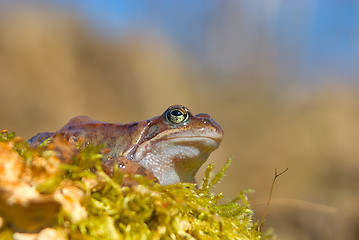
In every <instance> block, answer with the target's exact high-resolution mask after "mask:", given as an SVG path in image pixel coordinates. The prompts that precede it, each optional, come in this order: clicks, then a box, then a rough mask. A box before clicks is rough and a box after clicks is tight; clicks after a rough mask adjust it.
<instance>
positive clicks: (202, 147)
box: [133, 136, 220, 185]
mask: <svg viewBox="0 0 359 240" xmlns="http://www.w3.org/2000/svg"><path fill="white" fill-rule="evenodd" d="M219 143H220V140H218V139H214V138H211V137H206V136H181V137H170V138H162V139H153V140H151V141H146V142H144V143H142V144H140V145H139V146H138V148H137V150H136V152H135V154H134V156H133V161H135V162H137V163H138V164H139V165H141V166H143V167H145V168H146V169H147V170H149V171H150V172H151V173H152V174H153V175H154V176H156V178H157V179H158V180H159V182H160V183H161V184H162V185H169V184H174V183H178V182H192V180H193V179H194V177H195V175H196V173H197V171H198V170H199V168H200V167H201V166H202V164H203V163H204V162H205V161H206V160H207V158H208V156H209V155H210V153H211V152H212V151H213V150H215V149H216V148H217V147H218V145H219Z"/></svg>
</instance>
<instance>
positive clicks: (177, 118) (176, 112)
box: [166, 108, 189, 124]
mask: <svg viewBox="0 0 359 240" xmlns="http://www.w3.org/2000/svg"><path fill="white" fill-rule="evenodd" d="M188 118H189V114H188V112H187V111H186V109H183V108H169V109H168V110H167V112H166V119H167V120H168V121H169V122H170V123H174V124H178V123H183V122H186V121H187V120H188Z"/></svg>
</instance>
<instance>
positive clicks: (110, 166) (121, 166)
mask: <svg viewBox="0 0 359 240" xmlns="http://www.w3.org/2000/svg"><path fill="white" fill-rule="evenodd" d="M116 164H117V171H118V172H123V173H126V174H129V176H128V177H125V178H124V179H123V182H122V186H133V185H138V182H136V181H135V180H134V179H132V178H131V174H138V175H142V176H145V177H146V178H147V179H149V180H152V181H153V182H154V183H159V181H158V179H157V178H156V177H155V176H154V175H153V174H152V173H150V172H149V171H148V170H147V169H146V168H144V167H142V166H140V165H139V164H137V163H135V162H133V161H131V160H129V159H127V158H125V157H122V156H121V157H116V158H113V159H110V160H106V161H103V162H102V168H103V170H104V172H105V173H106V174H107V175H109V176H113V174H114V169H115V166H116Z"/></svg>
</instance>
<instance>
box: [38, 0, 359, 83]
mask: <svg viewBox="0 0 359 240" xmlns="http://www.w3.org/2000/svg"><path fill="white" fill-rule="evenodd" d="M39 2H40V3H43V2H45V1H37V3H39ZM47 4H48V5H49V4H50V5H52V6H53V5H54V6H56V7H57V8H60V9H64V10H66V11H68V10H71V11H74V12H76V14H78V15H80V16H82V17H83V19H84V20H85V21H86V22H87V23H88V24H89V25H90V26H92V27H93V28H94V29H95V30H96V31H97V32H99V33H100V34H103V35H109V36H119V35H120V36H121V35H123V36H126V35H128V34H134V33H136V32H145V33H146V32H155V33H157V34H160V35H162V36H166V37H167V38H168V39H170V40H171V41H173V42H174V43H175V44H177V45H178V46H179V47H180V48H181V49H183V51H184V52H188V53H191V54H193V55H194V56H195V57H196V58H198V59H200V60H203V62H205V63H208V64H210V65H213V66H214V68H218V70H219V71H222V72H226V71H227V72H233V71H236V70H238V68H239V69H240V66H241V64H242V67H243V68H245V66H246V64H245V62H246V61H251V60H250V59H251V58H253V59H255V58H257V57H258V54H259V55H260V54H261V53H260V52H258V51H260V47H258V46H265V47H266V48H267V49H270V50H271V54H270V58H275V59H274V60H275V61H276V62H277V63H278V65H279V69H280V70H279V71H280V72H283V74H282V75H281V77H282V78H288V77H289V78H291V77H293V76H295V77H296V78H299V79H302V80H306V79H309V80H310V79H312V78H313V79H315V78H316V77H318V76H321V75H323V74H324V75H325V73H326V72H328V71H330V74H332V75H337V76H338V78H340V79H348V80H351V81H353V80H354V81H356V79H357V77H358V76H359V70H358V69H359V1H357V0H301V1H282V0H266V1H259V0H237V1H235V0H233V1H229V0H228V1H218V0H197V1H193V0H181V1H166V0H152V1H139V0H122V1H115V0H108V1H96V0H77V1H73V0H71V1H70V0H64V1H60V0H52V1H50V3H49V2H48V1H47ZM253 52H256V53H255V54H254V55H255V56H251V55H253V54H251V53H253ZM248 59H249V60H248ZM238 66H239V67H238Z"/></svg>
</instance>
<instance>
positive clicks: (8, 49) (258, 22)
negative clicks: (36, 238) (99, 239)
mask: <svg viewBox="0 0 359 240" xmlns="http://www.w3.org/2000/svg"><path fill="white" fill-rule="evenodd" d="M358 80H359V2H358V1H355V0H346V1H338V0H303V1H281V0H266V1H258V0H257V1H256V0H238V1H215V0H198V1H190V0H183V1H176V2H175V1H165V0H162V1H161V0H157V1H146V2H145V1H136V0H135V1H92V0H87V1H85V0H82V1H81V0H77V1H57V0H50V1H31V3H29V2H28V1H6V0H5V1H4V0H3V1H1V2H0V91H1V92H0V102H1V111H0V128H1V129H8V130H9V131H16V133H17V135H19V136H22V137H24V138H29V137H31V136H32V135H34V134H36V133H38V132H42V131H55V130H57V129H59V128H60V127H62V126H63V125H64V124H65V123H66V122H67V121H68V120H69V119H70V118H71V117H73V116H76V115H80V114H85V115H89V116H91V117H92V118H95V119H98V120H102V121H108V122H121V123H126V122H132V121H140V120H143V119H148V118H151V117H154V116H157V115H160V114H161V113H162V112H163V111H164V110H165V109H166V108H167V107H168V106H169V105H171V104H183V105H186V106H187V107H189V108H190V109H191V110H192V111H193V112H194V113H199V112H206V113H209V114H211V116H212V117H213V118H214V119H215V120H216V121H217V122H218V123H219V124H220V125H221V126H222V127H223V129H224V131H225V138H224V141H223V143H222V145H221V146H220V148H219V149H218V150H217V151H216V152H215V153H213V154H212V155H211V157H210V160H209V161H208V163H215V165H216V166H217V167H216V169H217V170H218V169H219V168H220V167H221V166H222V164H223V163H224V162H225V161H226V159H227V158H228V157H232V158H233V162H232V165H231V167H230V169H229V172H228V174H227V177H226V178H225V179H224V180H223V181H222V182H221V183H220V184H219V185H218V187H217V189H216V191H217V192H223V193H224V194H225V196H226V199H231V198H233V197H235V196H236V195H237V194H238V193H239V192H240V191H241V190H243V189H248V188H250V189H254V190H255V192H254V193H253V194H250V195H249V200H250V203H251V205H252V207H253V209H254V210H255V212H256V215H255V218H256V220H258V219H260V217H261V216H262V214H263V211H264V207H265V204H266V201H267V198H268V195H269V190H270V187H271V183H272V180H273V177H274V169H275V168H277V169H278V171H281V170H284V169H285V168H287V167H288V168H289V170H288V172H287V173H285V174H284V175H282V176H281V177H280V178H279V179H278V180H277V182H276V185H275V188H274V192H273V198H272V202H271V205H270V210H269V213H268V215H267V221H266V222H265V225H264V228H265V229H268V228H271V227H273V228H274V229H275V232H276V234H277V235H278V237H279V239H289V240H307V239H318V240H322V239H323V240H324V239H326V240H328V239H330V240H331V239H346V240H357V239H359V204H358V202H359V188H358V183H359V127H358V122H359V94H358V90H359V85H358V83H359V81H358ZM205 165H207V164H205ZM202 176H203V169H201V172H200V173H199V175H198V179H199V180H200V179H201V178H202Z"/></svg>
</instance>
